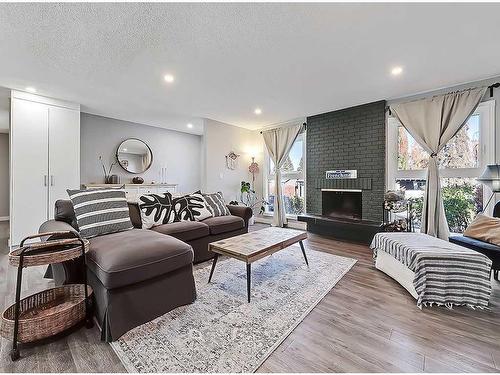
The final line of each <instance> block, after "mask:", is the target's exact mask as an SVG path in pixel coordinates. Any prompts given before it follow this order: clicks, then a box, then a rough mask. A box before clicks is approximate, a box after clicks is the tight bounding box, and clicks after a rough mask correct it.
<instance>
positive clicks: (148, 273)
mask: <svg viewBox="0 0 500 375" xmlns="http://www.w3.org/2000/svg"><path fill="white" fill-rule="evenodd" d="M192 261H193V249H192V248H191V246H189V245H188V244H186V243H185V242H182V241H180V240H178V239H176V238H173V237H171V236H166V235H164V234H161V233H157V232H154V231H152V230H144V229H131V230H128V231H124V232H117V233H111V234H106V235H103V236H98V237H94V238H91V239H90V249H89V252H88V255H87V263H88V267H89V268H90V270H91V271H92V272H93V273H94V274H95V275H96V276H97V277H98V278H99V280H100V281H101V283H102V284H103V285H104V286H105V287H106V288H107V289H113V288H118V287H122V286H125V285H131V284H136V283H138V282H141V281H144V280H148V279H152V278H153V277H156V276H160V275H164V274H167V273H169V272H171V271H174V270H176V269H178V268H181V267H183V266H185V265H188V264H189V263H192Z"/></svg>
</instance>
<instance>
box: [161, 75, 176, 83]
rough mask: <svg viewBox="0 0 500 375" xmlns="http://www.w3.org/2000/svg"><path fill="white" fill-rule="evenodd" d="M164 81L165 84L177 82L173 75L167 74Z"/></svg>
mask: <svg viewBox="0 0 500 375" xmlns="http://www.w3.org/2000/svg"><path fill="white" fill-rule="evenodd" d="M163 79H164V80H165V82H168V83H172V82H174V80H175V78H174V76H173V75H172V74H165V75H164V76H163Z"/></svg>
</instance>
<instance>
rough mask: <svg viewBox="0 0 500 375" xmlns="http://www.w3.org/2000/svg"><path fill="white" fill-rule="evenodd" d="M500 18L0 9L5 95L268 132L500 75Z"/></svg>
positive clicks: (190, 7)
mask: <svg viewBox="0 0 500 375" xmlns="http://www.w3.org/2000/svg"><path fill="white" fill-rule="evenodd" d="M499 14H500V4H463V3H460V4H451V3H450V4H427V3H426V4H408V3H406V4H405V3H401V4H397V3H390V4H382V3H376V4H375V3H374V4H324V3H323V4H299V3H293V4H286V3H274V4H269V3H268V4H266V3H254V4H249V3H237V4H214V3H206V4H194V3H184V4H159V3H153V4H133V3H115V4H112V3H107V4H106V3H100V4H92V3H83V4H82V3H64V4H61V3H57V4H56V3H46V4H5V3H4V4H1V5H0V51H1V53H0V56H1V57H0V85H2V86H6V87H11V88H16V89H23V88H24V87H26V86H35V87H36V88H37V89H38V91H39V93H41V94H45V95H49V96H53V97H58V98H64V99H67V100H72V101H75V102H78V103H80V104H81V105H82V109H83V111H86V112H90V113H95V114H101V115H106V116H109V117H115V118H120V119H126V120H130V121H137V122H141V123H146V124H150V125H155V126H165V127H170V128H179V129H180V130H185V131H190V132H195V133H196V132H200V131H201V127H202V125H201V124H202V121H201V120H199V119H196V118H195V117H200V118H201V117H208V118H212V119H216V120H219V121H224V122H227V123H230V124H234V125H238V126H243V127H248V128H259V127H262V126H264V125H268V124H270V123H275V122H280V121H284V120H287V119H291V118H296V117H300V116H303V115H310V114H316V113H321V112H324V111H328V110H334V109H338V108H343V107H347V106H351V105H356V104H361V103H365V102H369V101H374V100H379V99H390V98H395V97H401V96H405V95H409V94H413V93H417V92H421V91H426V90H430V89H434V88H439V87H443V86H448V85H452V84H456V83H461V82H467V81H473V80H476V79H480V78H486V77H489V76H493V75H497V74H499V73H500V47H499V46H500V22H498V15H499ZM394 65H402V66H403V67H404V73H403V74H402V75H401V76H400V77H398V78H394V77H392V76H391V75H390V74H389V70H390V68H391V67H392V66H394ZM167 72H168V73H172V74H174V75H175V79H176V80H175V82H174V84H172V85H167V84H166V83H165V82H164V81H163V79H162V77H163V75H164V74H165V73H167ZM257 106H258V107H260V108H262V110H263V114H262V115H261V116H256V115H254V113H253V110H254V108H255V107H257ZM193 121H195V122H196V123H195V127H194V128H193V129H192V130H189V129H186V123H187V122H193Z"/></svg>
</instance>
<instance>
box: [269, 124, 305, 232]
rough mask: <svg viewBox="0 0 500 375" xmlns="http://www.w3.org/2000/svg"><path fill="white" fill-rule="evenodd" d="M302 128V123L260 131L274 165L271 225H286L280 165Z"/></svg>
mask: <svg viewBox="0 0 500 375" xmlns="http://www.w3.org/2000/svg"><path fill="white" fill-rule="evenodd" d="M302 130H303V125H302V124H300V125H292V126H286V127H282V128H276V129H271V130H266V131H263V132H262V136H263V137H264V143H265V145H266V148H267V151H268V152H269V157H270V158H271V160H272V161H273V163H274V165H275V170H276V173H275V176H274V177H275V186H276V196H275V200H274V214H273V226H275V227H283V226H285V225H286V212H285V205H284V200H283V187H282V186H281V171H280V169H281V167H282V166H283V163H284V162H285V160H286V157H287V155H288V153H289V152H290V149H291V148H292V145H293V142H295V139H296V138H297V136H298V135H299V134H300V133H301V131H302Z"/></svg>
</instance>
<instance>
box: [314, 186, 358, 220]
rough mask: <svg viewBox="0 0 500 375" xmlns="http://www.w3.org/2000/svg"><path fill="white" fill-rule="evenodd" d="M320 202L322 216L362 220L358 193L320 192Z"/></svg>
mask: <svg viewBox="0 0 500 375" xmlns="http://www.w3.org/2000/svg"><path fill="white" fill-rule="evenodd" d="M321 201H322V211H323V212H322V214H323V216H329V217H334V218H345V219H357V220H361V219H362V208H361V207H362V203H361V192H360V191H345V190H339V191H337V190H336V191H322V192H321Z"/></svg>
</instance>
